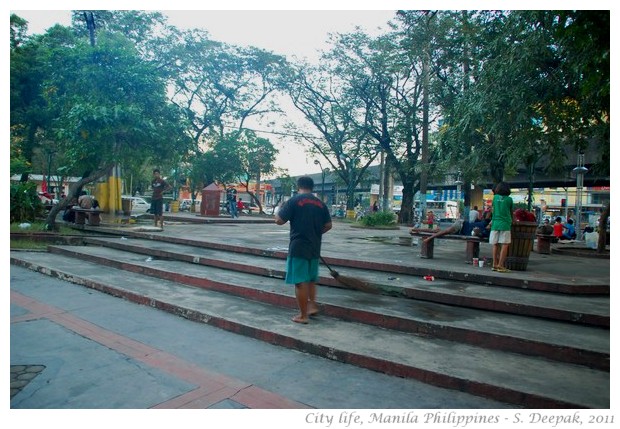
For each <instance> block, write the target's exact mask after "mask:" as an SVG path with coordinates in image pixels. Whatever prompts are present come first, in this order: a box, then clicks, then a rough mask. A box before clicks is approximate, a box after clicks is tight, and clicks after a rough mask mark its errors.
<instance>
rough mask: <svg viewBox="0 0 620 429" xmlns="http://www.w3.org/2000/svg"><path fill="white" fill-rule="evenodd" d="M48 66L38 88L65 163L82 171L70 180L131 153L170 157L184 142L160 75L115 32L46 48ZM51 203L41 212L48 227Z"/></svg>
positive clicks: (93, 175) (89, 176)
mask: <svg viewBox="0 0 620 429" xmlns="http://www.w3.org/2000/svg"><path fill="white" fill-rule="evenodd" d="M48 61H49V63H50V66H51V67H50V70H51V72H50V74H49V75H48V77H47V79H46V80H45V81H44V85H43V94H44V97H45V100H46V102H47V106H48V109H49V111H51V112H53V113H54V120H53V124H52V127H51V129H50V135H52V136H53V137H54V140H55V142H56V144H57V147H58V150H59V151H63V152H64V153H65V155H66V156H67V158H68V160H69V161H70V163H71V164H70V167H72V168H73V169H74V170H75V169H78V168H79V169H82V171H86V172H87V173H85V174H84V175H83V179H82V180H81V181H80V182H78V184H77V185H76V186H73V187H72V188H71V191H70V195H69V198H68V199H67V200H66V201H68V200H69V199H70V197H71V196H73V195H72V194H75V193H76V192H77V190H78V189H79V188H80V187H81V186H82V185H84V184H85V183H89V182H92V181H95V180H97V179H98V178H100V177H104V176H105V175H107V174H108V173H109V171H110V169H111V168H112V166H113V165H115V164H117V163H122V162H123V161H124V160H129V159H132V158H142V159H145V158H147V157H152V159H153V160H155V161H156V162H161V161H162V160H165V159H167V158H171V157H172V156H173V154H174V153H176V152H179V151H180V152H182V151H183V150H184V148H186V147H187V143H188V139H187V135H186V134H185V128H184V123H183V120H182V118H181V116H180V114H179V112H178V110H177V109H176V108H175V107H174V106H172V105H171V104H169V103H168V101H167V98H166V87H165V85H164V81H163V80H162V79H161V78H159V77H158V74H157V73H156V72H155V70H153V68H152V66H150V65H149V64H148V63H146V62H144V61H143V60H142V59H141V58H140V57H139V56H138V55H137V52H136V51H135V49H134V48H133V44H132V43H131V42H130V41H128V40H127V39H126V38H125V37H124V36H122V35H120V34H112V33H99V34H98V43H97V45H96V46H95V47H92V46H90V45H89V44H88V43H85V41H84V39H75V41H74V43H73V44H72V45H60V46H53V47H52V48H51V49H50V50H49V57H48ZM62 208H63V204H62V203H61V204H58V205H56V206H55V207H54V208H53V209H52V210H51V211H50V214H49V216H48V219H47V224H48V225H49V226H50V227H53V225H54V220H55V217H56V214H57V213H58V211H60V210H61V209H62Z"/></svg>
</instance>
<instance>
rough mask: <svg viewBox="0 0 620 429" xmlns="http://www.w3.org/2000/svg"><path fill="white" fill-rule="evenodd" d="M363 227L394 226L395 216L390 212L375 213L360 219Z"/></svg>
mask: <svg viewBox="0 0 620 429" xmlns="http://www.w3.org/2000/svg"><path fill="white" fill-rule="evenodd" d="M360 223H361V224H362V225H364V226H391V225H395V224H396V215H395V214H394V213H392V212H377V213H372V214H369V215H366V216H364V217H363V218H362V219H360Z"/></svg>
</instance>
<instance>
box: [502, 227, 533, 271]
mask: <svg viewBox="0 0 620 429" xmlns="http://www.w3.org/2000/svg"><path fill="white" fill-rule="evenodd" d="M537 227H538V225H537V224H536V222H513V224H512V229H511V232H510V234H511V243H510V247H509V248H508V257H507V258H506V268H508V269H510V270H515V271H525V270H526V269H527V263H528V261H529V259H530V253H531V252H532V249H533V247H534V239H535V238H536V228H537Z"/></svg>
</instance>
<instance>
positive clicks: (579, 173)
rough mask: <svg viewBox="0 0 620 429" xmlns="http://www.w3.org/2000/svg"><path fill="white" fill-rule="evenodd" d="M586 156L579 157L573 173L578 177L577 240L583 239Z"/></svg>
mask: <svg viewBox="0 0 620 429" xmlns="http://www.w3.org/2000/svg"><path fill="white" fill-rule="evenodd" d="M583 164H584V154H583V153H580V154H578V155H577V167H575V168H573V173H575V175H576V176H577V201H576V204H575V206H576V207H575V208H576V211H577V213H576V222H575V223H576V225H575V231H576V233H577V240H581V239H582V233H581V197H582V193H583V176H584V174H586V172H587V171H588V169H587V168H586V167H584V165H583ZM566 205H567V206H568V201H566Z"/></svg>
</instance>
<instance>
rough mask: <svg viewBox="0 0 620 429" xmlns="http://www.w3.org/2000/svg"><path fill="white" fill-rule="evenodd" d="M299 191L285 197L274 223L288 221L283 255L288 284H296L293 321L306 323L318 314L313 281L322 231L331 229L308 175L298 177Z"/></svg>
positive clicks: (328, 215)
mask: <svg viewBox="0 0 620 429" xmlns="http://www.w3.org/2000/svg"><path fill="white" fill-rule="evenodd" d="M297 188H298V190H299V193H298V194H297V195H295V196H294V197H293V198H291V199H290V200H288V201H287V202H286V203H284V205H282V207H281V208H280V210H278V214H277V215H276V223H277V224H278V225H284V224H285V223H287V222H289V221H290V229H291V233H290V241H289V248H288V256H287V258H286V278H285V282H286V283H287V284H294V285H295V298H296V299H297V305H298V306H299V314H298V315H297V316H295V317H293V319H292V320H293V322H296V323H308V321H309V316H312V315H314V314H316V313H318V307H317V305H316V282H317V280H318V279H319V257H320V255H321V240H322V236H323V234H325V233H326V232H327V231H329V230H330V229H331V228H332V220H331V216H330V214H329V210H328V209H327V206H326V205H325V204H323V202H322V201H321V200H320V199H319V198H317V197H315V196H314V195H313V194H312V190H313V188H314V181H313V180H312V178H311V177H308V176H302V177H300V178H299V179H297Z"/></svg>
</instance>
